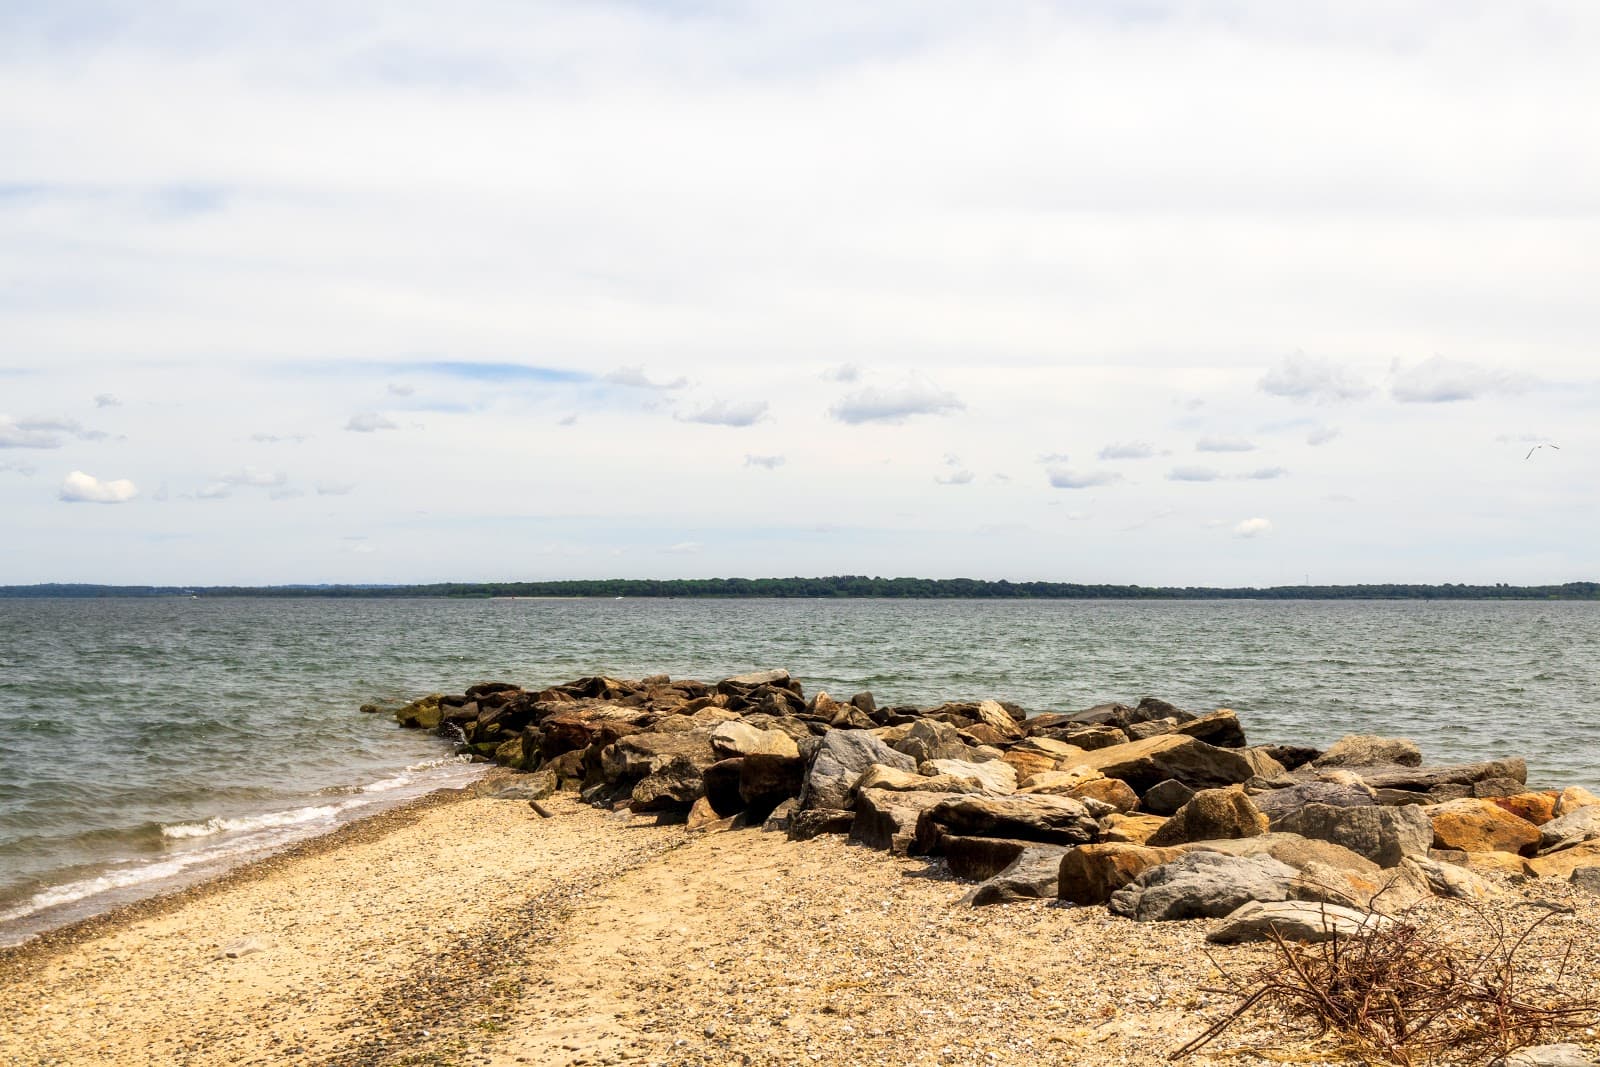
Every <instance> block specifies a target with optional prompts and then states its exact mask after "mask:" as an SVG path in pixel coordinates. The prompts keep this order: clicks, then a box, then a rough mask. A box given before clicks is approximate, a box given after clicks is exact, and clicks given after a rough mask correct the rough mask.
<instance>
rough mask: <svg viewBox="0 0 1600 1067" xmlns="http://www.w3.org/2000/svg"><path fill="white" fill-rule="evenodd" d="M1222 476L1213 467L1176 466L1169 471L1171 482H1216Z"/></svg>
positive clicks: (1168, 479)
mask: <svg viewBox="0 0 1600 1067" xmlns="http://www.w3.org/2000/svg"><path fill="white" fill-rule="evenodd" d="M1221 477H1222V472H1221V471H1219V470H1216V469H1215V468H1213V467H1174V468H1172V469H1171V470H1170V471H1168V472H1167V481H1169V482H1214V481H1216V480H1217V479H1219V478H1221Z"/></svg>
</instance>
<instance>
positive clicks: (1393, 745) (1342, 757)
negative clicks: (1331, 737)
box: [1311, 734, 1422, 767]
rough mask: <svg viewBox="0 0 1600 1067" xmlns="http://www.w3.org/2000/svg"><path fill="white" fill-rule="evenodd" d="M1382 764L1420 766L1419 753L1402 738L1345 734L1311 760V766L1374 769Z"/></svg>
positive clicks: (1412, 744)
mask: <svg viewBox="0 0 1600 1067" xmlns="http://www.w3.org/2000/svg"><path fill="white" fill-rule="evenodd" d="M1385 763H1394V764H1398V765H1399V766H1401V767H1420V766H1421V765H1422V750H1421V749H1420V748H1418V747H1417V743H1416V742H1415V741H1412V740H1411V739H1410V738H1406V737H1379V736H1378V735H1376V734H1346V735H1345V736H1343V737H1341V738H1339V740H1337V741H1335V742H1334V743H1333V745H1332V746H1331V747H1330V748H1329V749H1328V750H1327V751H1326V752H1324V753H1323V754H1322V755H1320V756H1318V757H1317V758H1316V759H1314V760H1312V761H1311V764H1312V766H1314V767H1375V766H1379V765H1381V764H1385Z"/></svg>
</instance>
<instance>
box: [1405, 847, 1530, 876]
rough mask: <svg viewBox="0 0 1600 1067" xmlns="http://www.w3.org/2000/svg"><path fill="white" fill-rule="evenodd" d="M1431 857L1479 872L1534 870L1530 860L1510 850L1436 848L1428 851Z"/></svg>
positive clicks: (1525, 873) (1516, 872)
mask: <svg viewBox="0 0 1600 1067" xmlns="http://www.w3.org/2000/svg"><path fill="white" fill-rule="evenodd" d="M1428 857H1429V858H1430V859H1435V860H1438V861H1439V862H1440V863H1450V864H1454V865H1455V866H1457V867H1465V868H1466V869H1467V870H1469V871H1473V872H1475V873H1477V874H1515V875H1528V874H1532V873H1533V872H1532V871H1531V870H1530V869H1529V867H1528V861H1527V860H1525V859H1523V858H1522V857H1521V856H1518V855H1515V854H1513V853H1510V852H1462V851H1460V850H1459V849H1444V848H1435V849H1430V850H1429V851H1428Z"/></svg>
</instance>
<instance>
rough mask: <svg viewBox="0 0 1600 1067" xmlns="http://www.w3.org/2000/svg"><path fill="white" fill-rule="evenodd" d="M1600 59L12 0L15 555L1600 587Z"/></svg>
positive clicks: (1257, 34) (24, 562)
mask: <svg viewBox="0 0 1600 1067" xmlns="http://www.w3.org/2000/svg"><path fill="white" fill-rule="evenodd" d="M1596 54H1600V7H1596V6H1595V5H1594V4H1592V3H1590V2H1588V0H1571V2H1565V3H1542V2H1538V0H1530V2H1525V3H1519V4H1508V3H1495V4H1490V3H1482V4H1480V3H1473V2H1462V0H1441V2H1438V3H1405V2H1394V0H1384V2H1371V3H1368V2H1364V0H1341V2H1339V3H1328V4H1316V3H1303V4H1284V3H1281V2H1279V0H1258V2H1227V0H1217V2H1212V3H1199V2H1196V3H1187V4H1185V3H1161V2H1144V0H1129V2H1127V3H1112V2H1084V3H1065V2H1063V3H1054V4H1051V3H1035V4H1029V3H1015V4H971V3H948V4H945V3H938V2H933V0H907V2H904V3H896V2H892V0H891V2H884V3H876V4H870V5H868V4H859V3H831V2H817V0H807V2H805V3H798V2H796V3H715V2H706V3H699V2H693V0H681V2H662V3H642V2H639V3H604V2H598V0H596V2H574V3H543V4H540V3H525V2H515V3H511V2H507V3H491V2H478V0H456V2H453V3H450V4H443V3H423V2H414V3H395V2H392V0H387V2H382V3H379V2H372V3H364V2H359V0H351V2H347V3H340V4H332V5H330V4H327V3H325V2H320V0H319V2H316V3H309V2H299V0H281V2H277V3H274V4H270V5H266V4H243V3H239V4H219V3H193V4H189V3H171V4H160V5H155V4H147V3H139V2H133V0H130V2H127V3H90V2H78V0H48V2H39V3H32V2H28V0H20V2H19V0H13V2H10V3H5V4H0V545H3V548H0V583H6V582H9V583H29V582H40V581H99V582H127V583H133V582H155V583H225V582H241V583H269V582H294V581H355V582H376V581H429V580H450V579H461V580H468V579H536V578H553V577H607V576H659V577H676V576H699V575H790V574H833V573H860V574H883V575H900V574H917V575H930V576H939V577H948V576H957V575H966V576H973V577H984V578H1001V577H1007V578H1013V579H1022V578H1040V579H1054V580H1067V581H1114V582H1140V583H1147V584H1154V583H1184V584H1230V585H1231V584H1294V583H1299V582H1303V581H1306V580H1310V581H1313V582H1353V581H1469V582H1477V581H1490V582H1492V581H1508V582H1549V581H1568V580H1574V579H1580V578H1588V579H1594V578H1600V558H1597V555H1600V552H1597V548H1596V546H1597V545H1600V536H1597V535H1596V528H1597V527H1600V503H1597V501H1600V493H1597V491H1596V486H1597V482H1600V458H1597V457H1600V418H1597V417H1596V414H1597V412H1600V300H1597V297H1596V295H1597V294H1600V109H1596V107H1595V106H1594V103H1595V101H1596V100H1600V65H1597V64H1595V63H1594V56H1595V55H1596ZM1538 445H1545V446H1546V447H1544V448H1539V449H1537V450H1535V451H1533V452H1532V454H1531V455H1529V451H1530V449H1534V448H1535V446H1538ZM1557 446H1559V447H1557Z"/></svg>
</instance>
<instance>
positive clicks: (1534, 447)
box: [1522, 445, 1561, 460]
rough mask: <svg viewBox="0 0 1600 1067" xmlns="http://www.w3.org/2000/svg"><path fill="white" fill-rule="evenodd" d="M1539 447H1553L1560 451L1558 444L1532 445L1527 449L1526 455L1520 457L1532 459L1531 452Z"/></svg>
mask: <svg viewBox="0 0 1600 1067" xmlns="http://www.w3.org/2000/svg"><path fill="white" fill-rule="evenodd" d="M1541 448H1553V449H1555V450H1556V451H1557V452H1560V451H1561V446H1560V445H1534V446H1533V447H1532V448H1530V449H1528V454H1527V455H1526V456H1523V457H1522V458H1523V459H1524V460H1530V459H1532V458H1533V454H1534V453H1535V452H1537V451H1539V449H1541Z"/></svg>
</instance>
